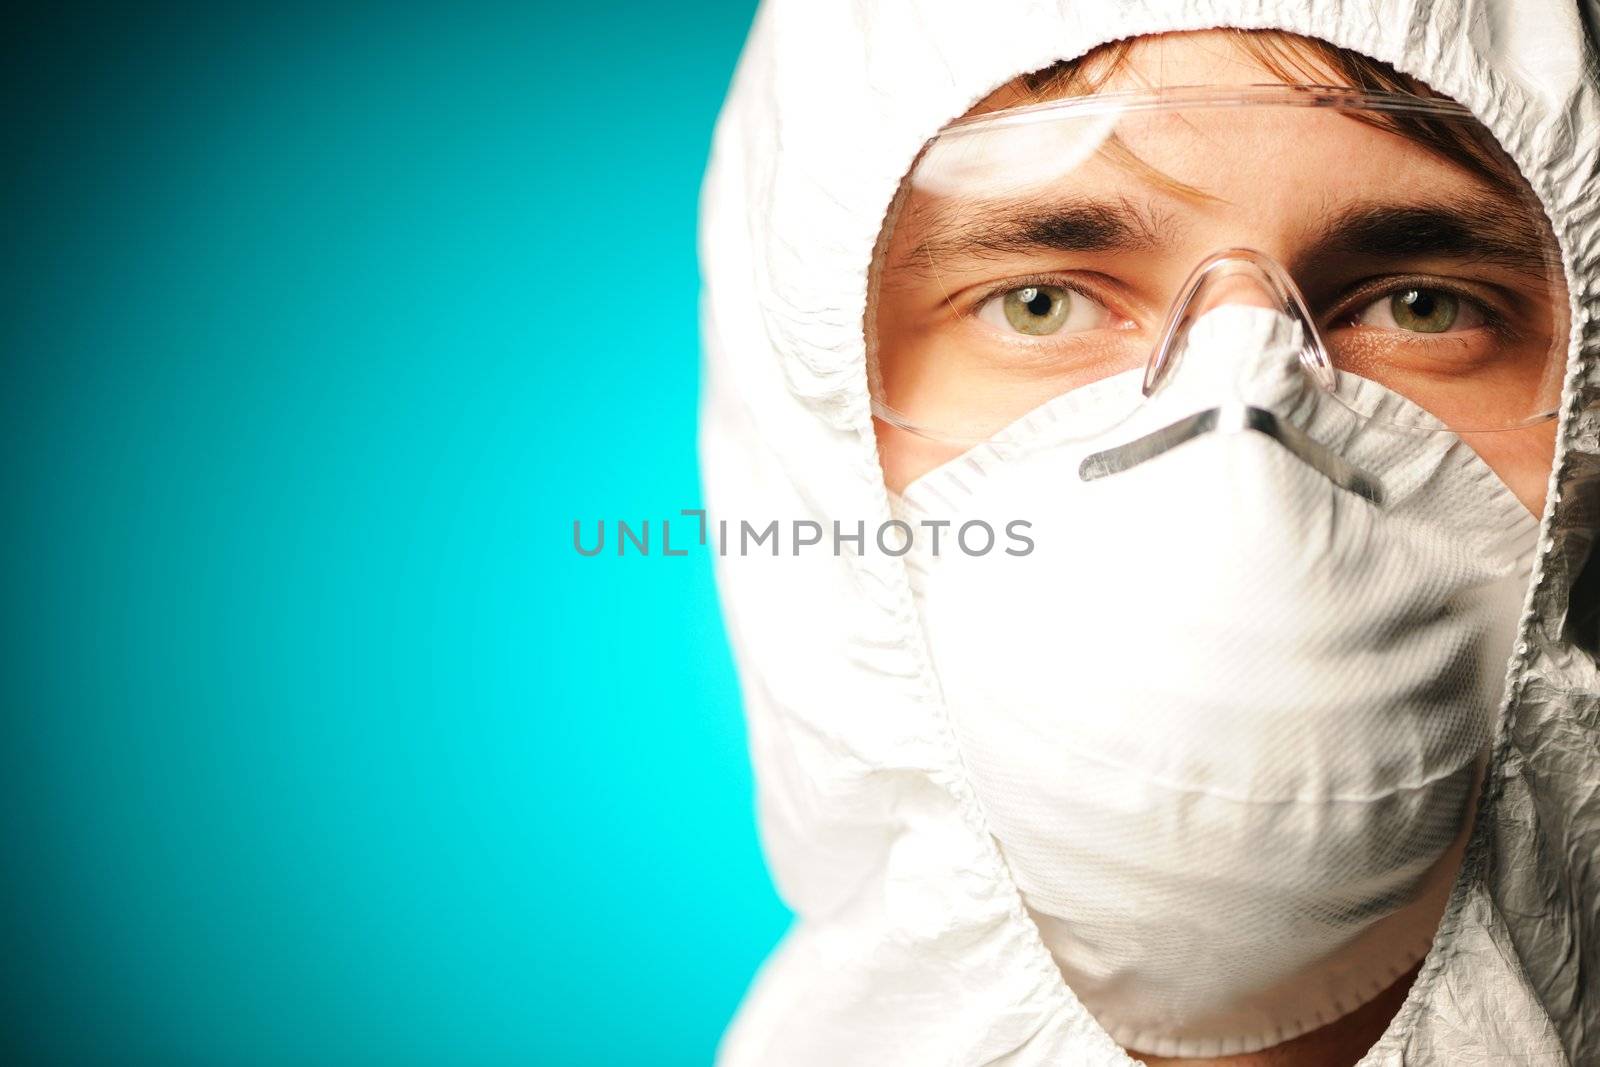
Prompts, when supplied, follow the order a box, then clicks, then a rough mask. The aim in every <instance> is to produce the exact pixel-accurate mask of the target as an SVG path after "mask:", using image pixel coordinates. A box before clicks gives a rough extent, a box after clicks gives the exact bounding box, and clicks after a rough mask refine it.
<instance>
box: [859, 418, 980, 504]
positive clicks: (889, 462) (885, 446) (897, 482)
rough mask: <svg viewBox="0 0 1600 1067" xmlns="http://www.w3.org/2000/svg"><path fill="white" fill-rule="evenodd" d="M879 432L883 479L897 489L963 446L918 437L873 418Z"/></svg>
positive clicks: (952, 455)
mask: <svg viewBox="0 0 1600 1067" xmlns="http://www.w3.org/2000/svg"><path fill="white" fill-rule="evenodd" d="M873 428H874V430H875V431H876V432H877V435H878V460H879V462H880V463H881V464H882V465H883V481H884V484H885V485H887V486H888V487H889V488H890V489H892V490H894V491H895V492H896V493H898V492H901V491H903V490H904V489H905V487H906V486H908V485H910V484H911V483H912V482H914V481H916V480H917V479H918V478H920V477H922V476H923V475H924V474H927V473H928V472H929V471H931V470H933V469H934V468H935V467H938V466H941V465H943V464H944V463H946V462H948V461H949V460H952V459H954V458H955V457H957V456H959V455H960V454H961V453H962V452H963V451H965V449H964V448H962V447H960V446H957V445H948V444H941V443H940V442H938V441H930V440H928V439H927V438H926V437H918V436H917V435H916V434H914V433H908V432H906V431H905V430H902V429H899V428H898V427H894V426H890V425H889V424H888V423H886V422H883V421H882V420H881V419H879V420H875V421H874V422H873Z"/></svg>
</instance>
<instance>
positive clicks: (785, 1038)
mask: <svg viewBox="0 0 1600 1067" xmlns="http://www.w3.org/2000/svg"><path fill="white" fill-rule="evenodd" d="M1597 21H1600V19H1597V17H1596V13H1595V9H1594V7H1593V5H1588V6H1585V7H1582V8H1580V7H1576V6H1574V5H1572V4H1563V3H1553V2H1543V0H1537V2H1530V0H1492V2H1491V0H1434V2H1428V0H1392V2H1380V0H1361V2H1356V0H1346V2H1343V3H1307V2H1306V0H1277V2H1271V3H1266V2H1262V3H1251V2H1238V0H1234V2H1226V0H1213V2H1205V0H1187V2H1181V3H1156V2H1143V3H1115V2H1106V0H1095V2H1094V3H1089V2H1087V0H1077V2H1065V0H1033V2H1028V0H994V2H991V3H987V4H984V5H982V6H981V7H978V6H974V5H954V4H943V3H934V2H931V0H929V2H922V3H917V2H911V0H898V2H897V0H882V2H876V3H873V2H866V0H861V2H858V3H846V2H840V0H773V2H770V3H767V4H766V5H764V6H763V8H762V9H761V11H760V13H759V15H758V17H757V21H756V24H755V26H754V28H753V30H752V32H751V36H750V39H749V42H748V43H747V46H746V49H745V52H744V55H743V56H742V58H741V60H740V64H739V68H738V71H737V73H736V76H735V82H734V86H733V89H732V91H731V92H730V95H729V98H728V102H727V104H726V106H725V108H724V111H723V113H722V116H721V118H720V120H719V123H718V128H717V133H716V139H715V144H714V149H713V159H712V164H711V168H710V170H709V172H708V175H707V179H706V184H705V187H704V191H703V221H702V232H701V254H702V262H703V270H704V276H705V281H706V286H705V301H704V308H703V313H704V335H705V348H706V384H705V392H704V397H703V404H702V430H701V455H702V467H703V474H704V481H705V486H706V493H707V501H706V502H707V506H708V509H709V510H710V512H711V513H712V515H713V516H715V517H717V518H721V519H726V520H728V521H729V522H730V524H736V523H738V522H739V521H740V520H741V519H745V520H748V521H751V522H752V523H753V524H755V525H757V526H758V527H759V526H764V525H765V524H766V523H768V522H770V521H772V520H774V519H777V520H779V521H781V522H790V521H794V520H812V521H815V522H818V523H820V524H822V526H823V527H824V529H830V528H832V525H833V523H835V522H836V521H837V522H839V523H841V524H842V525H844V526H846V527H849V528H853V527H854V526H855V524H856V523H857V522H864V523H865V524H866V526H867V527H868V528H869V529H871V528H874V527H876V526H877V525H879V524H880V523H882V522H884V521H886V520H888V519H889V518H890V517H891V516H890V511H889V501H888V493H887V491H886V489H885V487H884V484H883V476H882V472H881V469H880V467H879V465H878V461H877V455H876V445H875V441H874V437H873V429H872V421H871V415H870V408H869V400H868V391H867V379H866V360H865V345H864V333H863V321H864V314H865V300H866V280H867V270H868V266H869V264H870V262H871V259H872V254H873V248H874V243H875V241H876V240H877V237H878V234H879V230H880V228H881V225H882V221H883V218H884V214H885V211H886V209H887V208H888V206H889V204H890V201H891V199H892V198H893V196H894V193H895V190H896V188H897V186H898V184H899V182H900V180H901V178H902V176H903V175H904V174H905V173H906V171H907V169H908V167H909V165H910V163H911V161H912V159H913V158H914V157H915V155H916V154H917V152H918V150H919V149H920V148H921V146H922V145H923V143H924V142H925V141H926V140H927V139H928V138H929V137H930V136H932V135H933V133H934V132H935V131H937V130H938V128H939V127H940V126H942V125H943V124H944V123H946V122H948V121H950V120H951V119H953V118H955V117H957V116H959V115H961V114H962V113H964V112H965V111H966V110H967V109H968V108H970V107H971V106H972V105H973V104H974V103H976V102H977V101H978V100H979V99H981V98H983V97H984V96H986V95H988V93H990V92H991V91H992V90H993V89H995V88H996V87H998V86H1000V85H1002V84H1003V83H1005V82H1007V81H1009V80H1010V79H1011V78H1012V77H1014V76H1016V75H1017V74H1020V73H1023V72H1026V71H1030V70H1036V69H1039V68H1042V67H1045V66H1048V65H1049V64H1051V63H1053V62H1055V61H1057V60H1060V59H1068V58H1073V57H1076V56H1080V55H1082V54H1083V53H1085V52H1087V51H1089V50H1090V49H1092V48H1094V47H1096V46H1097V45H1100V44H1103V43H1106V42H1108V41H1111V40H1114V39H1118V38H1121V37H1127V36H1133V35H1139V34H1146V33H1154V32H1164V31H1172V30H1184V29H1204V28H1211V27H1217V26H1235V27H1242V28H1261V29H1280V30H1287V31H1291V32H1296V33H1301V34H1305V35H1308V36H1312V37H1318V38H1322V39H1324V40H1327V41H1330V42H1332V43H1334V44H1336V45H1340V46H1343V47H1347V48H1351V49H1354V50H1356V51H1359V52H1362V53H1365V54H1366V55H1369V56H1372V57H1374V58H1376V59H1380V60H1383V61H1385V62H1387V63H1390V64H1391V65H1393V66H1395V67H1396V68H1398V69H1400V70H1402V71H1404V72H1406V73H1409V74H1412V75H1414V76H1416V77H1418V78H1421V79H1422V80H1424V81H1425V82H1427V83H1428V84H1429V85H1431V86H1433V87H1434V88H1435V89H1437V90H1438V91H1440V92H1442V93H1445V94H1447V95H1449V96H1451V97H1454V98H1455V99H1457V100H1459V101H1461V102H1462V103H1464V104H1465V105H1467V106H1468V107H1469V108H1471V109H1472V111H1473V112H1474V113H1475V114H1476V115H1477V116H1478V117H1479V118H1480V119H1481V120H1482V121H1483V122H1484V123H1485V125H1486V126H1488V128H1489V129H1490V130H1491V131H1493V133H1494V134H1495V135H1496V136H1497V137H1498V138H1499V140H1500V141H1501V143H1502V145H1503V146H1504V147H1505V148H1506V150H1507V152H1508V153H1509V154H1510V155H1511V157H1512V158H1513V159H1514V160H1515V161H1516V162H1517V164H1518V165H1519V167H1520V168H1521V170H1522V172H1523V174H1524V175H1525V176H1526V177H1527V178H1528V180H1529V183H1530V184H1531V185H1532V187H1533V189H1534V190H1535V192H1536V193H1537V194H1538V196H1539V198H1540V200H1541V201H1542V203H1543V204H1544V205H1545V208H1546V210H1547V212H1548V213H1549V216H1550V219H1551V222H1552V225H1553V228H1554V232H1555V234H1556V237H1557V240H1558V242H1559V244H1560V247H1561V252H1562V259H1563V266H1564V269H1565V271H1566V277H1567V283H1568V288H1569V291H1570V294H1571V309H1572V313H1573V333H1572V345H1571V349H1570V353H1569V368H1568V378H1567V385H1566V390H1565V392H1564V394H1563V406H1562V411H1561V416H1560V425H1559V444H1558V449H1557V455H1556V463H1555V466H1554V469H1553V471H1552V491H1551V493H1550V501H1549V504H1548V505H1547V507H1546V512H1545V515H1544V516H1543V521H1542V525H1541V529H1540V534H1539V539H1538V548H1537V551H1538V555H1537V558H1536V560H1535V564H1534V570H1533V575H1532V581H1531V595H1530V598H1529V600H1528V604H1529V610H1528V611H1527V612H1526V613H1525V614H1524V617H1523V618H1522V619H1521V622H1520V625H1519V631H1518V636H1517V640H1516V643H1515V647H1514V651H1513V654H1512V657H1511V663H1510V664H1509V669H1510V672H1511V673H1510V677H1511V685H1510V692H1509V699H1508V701H1507V703H1506V708H1505V711H1504V714H1503V715H1502V716H1501V717H1500V719H1499V720H1498V721H1497V722H1496V723H1495V724H1494V729H1493V740H1492V741H1491V749H1490V757H1489V766H1488V769H1487V772H1486V778H1485V786H1484V789H1483V791H1482V793H1481V795H1480V797H1479V800H1478V808H1477V815H1476V819H1475V821H1474V824H1473V828H1472V832H1471V836H1470V838H1469V840H1468V842H1467V846H1466V853H1465V858H1464V860H1463V863H1462V866H1461V870H1460V873H1459V874H1458V876H1457V877H1456V880H1455V882H1454V884H1453V886H1452V888H1451V891H1450V896H1449V901H1448V903H1447V905H1446V909H1445V914H1444V918H1443V920H1442V921H1441V923H1440V925H1439V928H1438V932H1437V934H1436V936H1435V938H1434V941H1433V945H1432V947H1431V949H1430V950H1429V952H1428V954H1427V956H1426V957H1425V959H1424V961H1423V965H1422V968H1421V971H1420V972H1419V974H1418V977H1417V979H1416V981H1415V982H1414V984H1413V986H1412V988H1411V991H1410V993H1409V994H1408V996H1407V998H1406V1000H1405V1003H1404V1005H1403V1006H1402V1008H1401V1009H1400V1011H1399V1013H1398V1014H1397V1016H1396V1017H1395V1018H1394V1020H1393V1021H1392V1022H1391V1023H1390V1025H1389V1027H1388V1029H1387V1030H1386V1032H1385V1033H1384V1035H1383V1036H1382V1037H1381V1038H1380V1039H1379V1041H1378V1042H1377V1044H1376V1045H1375V1046H1374V1047H1373V1048H1372V1050H1371V1051H1370V1052H1369V1053H1368V1055H1367V1056H1366V1057H1365V1058H1364V1059H1363V1060H1362V1061H1361V1063H1362V1064H1363V1065H1379V1064H1383V1065H1400V1064H1465V1065H1472V1064H1485V1065H1488V1064H1506V1063H1517V1064H1561V1063H1568V1062H1570V1063H1575V1064H1580V1065H1581V1064H1586V1063H1595V1062H1600V980H1597V979H1596V978H1595V976H1596V975H1597V974H1600V929H1597V927H1600V915H1597V899H1600V864H1597V862H1596V856H1597V854H1600V771H1597V765H1600V670H1597V659H1596V657H1597V655H1600V621H1597V620H1600V562H1596V561H1594V560H1592V559H1591V549H1592V546H1593V544H1594V541H1595V533H1596V529H1597V526H1600V359H1597V352H1600V325H1597V314H1596V312H1597V310H1600V281H1597V276H1596V275H1597V272H1596V265H1597V264H1596V258H1597V256H1600V198H1597V197H1596V196H1595V191H1596V183H1595V177H1596V171H1597V166H1600V107H1597V103H1600V99H1597V94H1596V83H1595V75H1594V68H1593V59H1592V55H1593V51H1592V46H1591V44H1590V36H1589V35H1590V33H1591V32H1592V31H1593V29H1594V27H1595V24H1596V22H1597ZM718 568H719V571H718V580H719V588H720V591H721V595H722V600H723V606H724V612H725V615H726V618H727V622H728V628H729V633H730V637H731V640H732V643H733V646H734V654H735V658H736V662H737V665H738V668H739V672H740V677H741V683H742V687H743V692H744V697H745V702H746V708H747V715H748V724H749V741H750V752H751V758H752V761H753V763H754V766H755V771H756V777H757V783H758V793H757V806H758V814H759V819H760V824H761V834H762V841H763V846H764V849H765V852H766V855H767V858H768V862H769V866H770V869H771V871H772V875H773V878H774V880H775V882H776V884H777V887H778V890H779V893H780V894H781V895H782V897H783V899H784V900H785V902H786V903H787V904H788V905H789V906H790V907H791V908H792V909H793V910H794V912H795V922H794V925H793V927H792V928H791V929H790V931H789V932H788V933H787V934H786V936H785V937H784V939H783V941H782V942H781V944H780V945H779V946H778V947H777V949H776V950H775V951H774V952H773V953H772V955H771V956H770V957H769V958H768V960H767V961H766V962H765V964H764V965H763V966H762V968H761V970H760V972H759V974H758V975H757V977H756V979H755V981H754V982H753V984H752V986H751V988H750V989H749V991H748V992H747V994H746V996H745V999H744V1001H743V1003H742V1004H741V1006H740V1008H739V1011H738V1014H737V1015H736V1017H735V1018H734V1020H733V1022H732V1023H731V1025H730V1027H729V1029H728V1031H727V1033H726V1034H725V1035H724V1038H723V1041H722V1044H721V1046H720V1049H719V1058H718V1062H719V1063H720V1064H722V1065H724V1067H743V1065H746V1064H749V1065H757V1064H759V1065H763V1067H772V1065H780V1067H781V1065H788V1064H805V1065H818V1064H827V1065H835V1064H837V1065H848V1064H858V1063H859V1064H908V1065H909V1064H917V1065H929V1064H950V1065H958V1064H961V1065H965V1064H1014V1065H1023V1064H1074V1065H1078V1064H1082V1065H1110V1064H1122V1065H1125V1064H1130V1063H1132V1062H1134V1061H1133V1060H1131V1058H1130V1057H1129V1056H1128V1055H1127V1054H1126V1053H1124V1052H1123V1051H1122V1050H1121V1049H1120V1048H1119V1047H1118V1046H1117V1044H1116V1043H1115V1042H1114V1041H1113V1040H1112V1039H1111V1037H1110V1036H1109V1035H1108V1034H1107V1033H1106V1031H1105V1030H1104V1028H1102V1027H1101V1026H1100V1025H1099V1024H1098V1023H1097V1022H1096V1021H1095V1019H1094V1018H1093V1017H1092V1016H1091V1015H1090V1014H1089V1012H1088V1011H1087V1010H1086V1009H1085V1008H1084V1006H1083V1005H1082V1004H1081V1003H1080V1001H1079V1000H1078V998H1077V996H1076V995H1075V994H1074V993H1073V991H1072V990H1071V989H1070V988H1069V986H1068V984H1067V983H1066V982H1065V980H1064V979H1063V978H1062V975H1061V972H1060V970H1059V969H1058V968H1057V966H1056V965H1055V962H1054V961H1053V959H1052V958H1051V956H1050V953H1049V952H1048V950H1047V949H1046V947H1045V945H1044V942H1043V941H1042V939H1041V937H1040V934H1039V928H1038V926H1037V925H1036V923H1035V922H1034V920H1033V919H1032V918H1031V917H1030V915H1029V914H1028V912H1027V910H1026V909H1025V908H1024V907H1023V904H1022V900H1021V896H1020V894H1019V891H1018V888H1017V884H1016V881H1015V879H1014V877H1013V874H1012V872H1011V871H1009V870H1008V869H1007V866H1006V864H1005V862H1004V861H1003V859H1002V856H1001V854H1000V852H999V850H998V848H997V846H996V844H995V842H994V838H993V836H992V833H991V831H992V826H991V820H990V816H989V814H988V813H987V812H986V811H985V809H984V807H983V805H982V804H981V803H980V802H979V799H978V797H977V795H976V793H975V791H974V789H973V787H972V782H971V779H970V776H969V773H968V771H967V769H966V766H965V763H964V760H963V755H962V752H961V750H960V746H959V745H958V743H957V739H956V736H955V734H954V732H953V730H952V728H951V722H950V717H949V713H948V710H947V709H946V708H945V707H944V706H943V702H942V700H941V698H940V696H939V692H938V687H937V685H936V682H935V679H934V678H933V675H932V672H931V670H930V668H929V663H928V659H927V652H926V649H925V648H924V645H923V637H922V634H921V631H920V626H919V622H918V618H917V615H916V611H915V607H914V604H913V599H912V594H911V587H910V579H909V572H908V568H907V564H906V561H905V560H904V559H903V558H900V557H896V556H892V555H889V554H886V553H883V552H877V551H872V550H870V538H869V542H868V548H867V549H865V550H863V549H861V548H859V547H857V546H856V545H854V544H851V543H845V544H844V545H843V549H842V551H841V552H840V553H839V554H837V555H835V554H833V553H832V552H827V551H824V552H812V553H804V554H799V555H788V554H785V555H782V556H779V557H776V558H774V557H772V556H769V555H765V554H752V555H748V556H740V555H736V554H729V555H728V556H726V557H724V558H719V560H718Z"/></svg>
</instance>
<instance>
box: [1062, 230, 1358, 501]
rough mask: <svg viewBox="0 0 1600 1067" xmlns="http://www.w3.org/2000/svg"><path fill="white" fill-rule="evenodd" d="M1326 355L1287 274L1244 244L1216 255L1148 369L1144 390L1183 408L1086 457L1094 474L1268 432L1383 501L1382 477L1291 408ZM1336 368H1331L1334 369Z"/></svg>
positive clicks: (1318, 377) (1195, 280)
mask: <svg viewBox="0 0 1600 1067" xmlns="http://www.w3.org/2000/svg"><path fill="white" fill-rule="evenodd" d="M1325 368H1327V357H1326V352H1325V350H1324V349H1323V347H1322V344H1321V341H1320V339H1319V338H1318V337H1317V333H1316V327H1315V325H1314V324H1313V323H1312V322H1311V319H1310V316H1309V314H1307V312H1306V309H1305V302H1304V300H1303V299H1302V298H1301V296H1300V294H1299V292H1298V290H1296V289H1295V287H1294V282H1293V281H1292V280H1291V279H1290V278H1289V276H1288V274H1287V273H1286V272H1285V271H1284V270H1283V269H1282V268H1281V267H1279V266H1278V265H1277V264H1276V263H1274V262H1273V261H1272V260H1271V259H1270V258H1269V257H1267V256H1265V255H1262V254H1261V253H1258V252H1253V251H1250V250H1248V249H1229V250H1227V251H1225V252H1220V253H1217V254H1215V255H1213V256H1210V257H1208V258H1207V259H1206V261H1204V262H1203V263H1202V264H1201V265H1200V267H1199V268H1197V269H1196V271H1195V272H1194V274H1193V275H1192V276H1191V278H1190V281H1189V282H1188V283H1187V284H1186V285H1185V287H1184V290H1183V292H1182V293H1181V294H1180V296H1179V298H1178V300H1177V301H1176V303H1175V304H1174V308H1173V311H1172V314H1171V315H1170V316H1169V319H1168V323H1167V326H1166V328H1165V329H1164V330H1163V331H1162V337H1161V340H1160V342H1159V343H1158V345H1157V348H1156V351H1155V352H1154V353H1153V355H1152V357H1151V361H1150V364H1149V366H1148V367H1147V370H1146V387H1145V393H1146V395H1153V394H1155V393H1156V392H1161V393H1163V399H1162V402H1161V403H1162V406H1164V407H1169V406H1170V409H1171V410H1173V411H1174V413H1180V412H1181V413H1183V414H1182V417H1180V418H1178V419H1177V420H1176V421H1173V422H1169V423H1168V424H1166V425H1164V426H1162V427H1161V428H1160V429H1157V430H1155V431H1154V432H1152V433H1147V434H1145V435H1143V436H1141V437H1138V438H1135V439H1134V440H1131V441H1128V442H1126V443H1124V444H1122V445H1118V446H1117V447H1115V448H1109V449H1106V450H1104V451H1101V452H1096V453H1094V454H1093V455H1090V456H1088V457H1086V458H1085V459H1084V460H1083V462H1082V465H1081V466H1080V467H1079V470H1078V475H1079V477H1080V478H1082V479H1083V480H1084V481H1095V480H1097V479H1100V478H1106V477H1109V476H1111V475H1114V474H1118V473H1120V472H1122V471H1126V470H1130V469H1132V468H1133V467H1137V466H1139V465H1141V464H1143V463H1146V462H1149V461H1150V460H1153V459H1155V458H1157V457H1158V456H1161V455H1163V454H1165V453H1167V452H1170V451H1171V450H1172V449H1174V448H1177V447H1178V446H1179V445H1182V444H1184V443H1186V442H1188V441H1192V440H1194V439H1195V438H1197V437H1201V436H1204V435H1207V434H1211V433H1242V432H1252V433H1258V434H1261V435H1262V436H1264V437H1267V438H1269V439H1271V440H1272V441H1274V442H1276V443H1277V444H1278V445H1280V446H1282V447H1283V448H1284V449H1285V450H1286V451H1288V452H1289V453H1290V454H1292V455H1293V456H1294V457H1295V458H1296V459H1298V460H1299V461H1300V462H1301V463H1302V464H1303V465H1304V466H1306V467H1310V468H1311V469H1313V470H1315V471H1317V472H1319V473H1320V474H1322V475H1323V476H1324V477H1325V478H1327V479H1328V480H1329V481H1330V482H1332V483H1333V484H1335V485H1337V486H1338V487H1339V488H1341V489H1344V490H1346V491H1348V492H1351V493H1354V494H1356V495H1357V496H1361V497H1364V498H1365V499H1367V500H1369V501H1371V502H1373V503H1375V504H1376V503H1381V502H1382V499H1383V490H1382V486H1381V485H1380V484H1379V483H1378V480H1377V479H1376V478H1374V477H1372V476H1371V475H1369V474H1367V473H1366V472H1364V471H1362V470H1360V469H1359V468H1357V467H1355V466H1354V465H1353V464H1351V463H1349V462H1348V461H1347V460H1345V459H1344V458H1343V457H1341V456H1339V455H1338V454H1336V453H1335V452H1333V450H1331V449H1330V448H1328V447H1327V446H1326V445H1323V444H1322V443H1320V442H1319V441H1317V440H1316V439H1314V438H1312V437H1311V436H1310V435H1308V434H1307V433H1306V432H1305V431H1304V430H1303V429H1301V428H1300V427H1299V426H1297V425H1295V423H1294V422H1293V421H1292V420H1291V418H1290V417H1289V413H1290V412H1291V411H1293V410H1294V409H1295V408H1296V407H1297V406H1298V404H1297V401H1299V400H1301V399H1303V398H1304V396H1305V393H1306V390H1307V388H1308V387H1309V386H1310V385H1311V384H1312V383H1313V382H1315V383H1316V384H1318V385H1325V387H1326V388H1328V389H1329V390H1330V391H1331V389H1332V384H1331V382H1327V383H1326V384H1325V383H1324V380H1323V376H1322V373H1321V372H1322V371H1323V370H1324V369H1325ZM1330 374H1331V372H1330Z"/></svg>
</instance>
